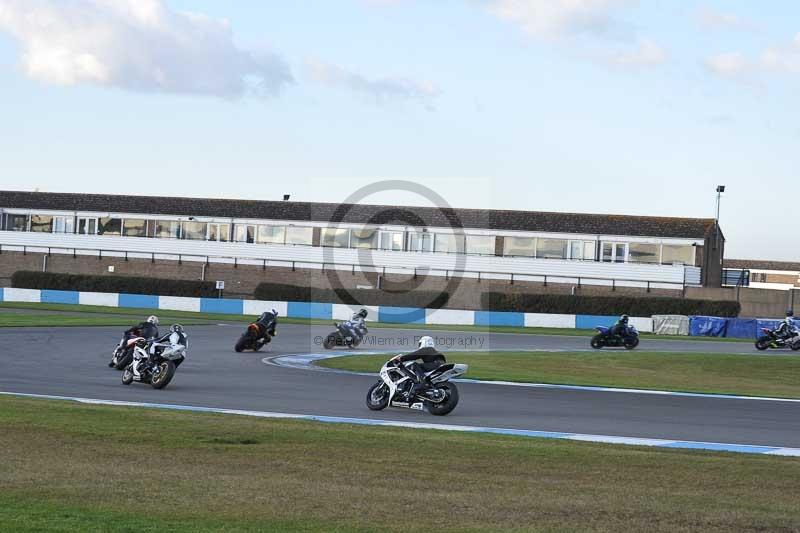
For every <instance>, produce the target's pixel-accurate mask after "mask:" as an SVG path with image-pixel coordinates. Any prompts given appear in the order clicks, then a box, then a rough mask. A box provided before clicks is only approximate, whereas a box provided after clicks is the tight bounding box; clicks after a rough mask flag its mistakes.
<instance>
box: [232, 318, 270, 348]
mask: <svg viewBox="0 0 800 533" xmlns="http://www.w3.org/2000/svg"><path fill="white" fill-rule="evenodd" d="M276 325H277V319H275V318H273V319H272V320H270V321H269V323H267V324H262V323H260V322H253V323H252V324H250V325H248V326H247V329H246V330H245V332H244V333H242V336H241V337H239V340H237V341H236V345H235V346H234V347H233V349H234V350H236V352H239V353H240V352H243V351H245V350H253V351H254V352H257V351H259V350H260V349H261V348H263V347H264V346H265V345H267V344H269V343H270V341H271V340H272V337H274V336H275V334H276V332H275V327H276Z"/></svg>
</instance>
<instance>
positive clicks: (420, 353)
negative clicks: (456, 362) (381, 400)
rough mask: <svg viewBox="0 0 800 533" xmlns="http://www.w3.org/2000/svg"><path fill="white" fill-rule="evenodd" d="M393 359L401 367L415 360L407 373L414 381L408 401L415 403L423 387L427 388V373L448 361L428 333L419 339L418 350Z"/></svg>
mask: <svg viewBox="0 0 800 533" xmlns="http://www.w3.org/2000/svg"><path fill="white" fill-rule="evenodd" d="M392 361H395V362H396V363H398V367H399V368H405V367H404V366H403V365H402V363H407V362H409V361H414V362H413V363H412V364H411V365H409V366H408V369H409V370H411V372H409V373H408V374H407V375H408V377H409V378H411V379H412V380H413V382H414V384H413V386H412V387H411V390H410V391H409V394H408V403H413V401H414V398H415V397H416V395H417V394H418V393H419V392H420V390H421V389H424V388H425V374H427V373H428V372H431V371H433V370H436V369H437V368H439V367H440V366H442V365H443V364H445V363H446V362H447V360H446V359H445V357H444V354H442V353H440V352H439V351H438V350H437V349H436V342H435V341H434V340H433V338H432V337H429V336H427V335H425V336H424V337H421V338H420V339H419V342H418V343H417V350H415V351H413V352H411V353H409V354H406V355H397V356H395V357H393V358H392ZM419 361H421V362H419Z"/></svg>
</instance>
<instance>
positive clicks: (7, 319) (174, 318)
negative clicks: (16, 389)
mask: <svg viewBox="0 0 800 533" xmlns="http://www.w3.org/2000/svg"><path fill="white" fill-rule="evenodd" d="M14 309H19V310H25V311H28V313H26V314H28V315H32V313H31V312H32V311H39V312H41V314H42V315H47V316H46V318H44V319H42V320H39V319H37V318H34V317H33V316H29V317H28V318H23V317H13V316H9V315H14V313H12V312H0V327H25V326H116V325H124V324H128V323H129V322H131V318H130V317H133V320H141V318H139V317H145V316H147V315H151V314H156V315H158V316H159V318H160V319H161V320H162V322H170V321H171V322H181V323H183V324H202V323H204V322H209V321H216V322H227V323H234V322H241V323H246V322H248V321H251V320H254V319H255V318H256V317H255V316H247V315H229V314H219V313H195V312H190V311H170V310H164V309H138V308H123V307H102V306H94V305H71V304H39V303H25V302H0V311H3V310H7V311H11V310H14ZM64 313H79V314H85V315H86V316H84V317H82V320H67V319H65V318H59V317H58V314H64ZM20 314H22V313H20ZM114 320H116V322H114ZM279 321H280V322H281V323H283V324H310V325H329V324H330V323H331V321H330V320H314V319H304V318H288V317H280V318H279ZM369 327H370V328H386V329H414V330H428V331H463V332H471V333H514V334H523V335H564V336H570V337H576V336H577V337H590V336H592V335H594V334H595V331H594V330H586V329H569V328H521V327H507V326H458V325H452V326H439V325H426V324H387V323H380V322H370V323H369ZM642 338H651V339H658V340H683V341H685V340H689V337H685V336H676V335H652V334H648V333H643V334H642ZM691 340H693V341H709V342H751V341H749V340H743V339H726V338H716V337H691Z"/></svg>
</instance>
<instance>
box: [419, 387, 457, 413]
mask: <svg viewBox="0 0 800 533" xmlns="http://www.w3.org/2000/svg"><path fill="white" fill-rule="evenodd" d="M436 388H437V389H438V390H444V393H445V397H444V400H442V401H441V402H439V403H434V402H425V403H426V404H427V407H428V412H429V413H430V414H432V415H436V416H444V415H447V414H450V412H451V411H452V410H453V409H455V408H456V405H458V388H457V387H456V384H455V383H442V384H441V385H438V386H437V387H436Z"/></svg>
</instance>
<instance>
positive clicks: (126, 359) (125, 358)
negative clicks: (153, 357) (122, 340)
mask: <svg viewBox="0 0 800 533" xmlns="http://www.w3.org/2000/svg"><path fill="white" fill-rule="evenodd" d="M132 362H133V354H132V353H131V352H130V351H129V350H126V351H124V352H123V353H122V355H120V356H118V357H117V364H115V365H114V368H116V369H117V370H123V369H125V368H127V367H128V365H129V364H131V363H132Z"/></svg>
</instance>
